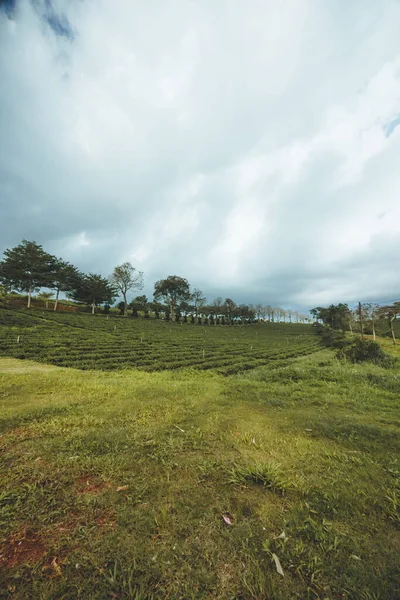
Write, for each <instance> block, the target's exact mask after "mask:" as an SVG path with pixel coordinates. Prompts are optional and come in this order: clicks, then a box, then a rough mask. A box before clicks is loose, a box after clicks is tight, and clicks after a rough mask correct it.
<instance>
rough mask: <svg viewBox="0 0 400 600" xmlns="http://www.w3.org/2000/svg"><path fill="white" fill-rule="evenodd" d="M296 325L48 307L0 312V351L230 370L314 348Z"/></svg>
mask: <svg viewBox="0 0 400 600" xmlns="http://www.w3.org/2000/svg"><path fill="white" fill-rule="evenodd" d="M320 347H321V346H320V340H319V338H318V337H317V336H316V335H315V331H314V329H313V328H312V327H311V326H309V325H301V324H262V325H236V326H229V325H225V326H217V325H214V326H211V325H209V326H198V325H191V324H188V323H183V324H176V323H168V322H165V321H158V320H154V319H151V320H150V319H132V318H128V319H124V318H117V317H114V318H113V317H110V318H107V317H106V316H104V315H98V316H92V315H88V314H82V313H81V314H68V313H62V314H61V313H60V314H57V313H52V312H51V311H35V310H31V311H10V310H2V311H0V348H1V349H0V355H2V356H10V357H14V358H20V359H34V360H37V361H42V362H46V363H51V364H56V365H59V366H69V367H75V368H79V369H99V370H114V369H121V368H129V367H135V368H139V369H143V370H146V371H159V370H164V369H177V368H181V367H193V368H196V369H202V370H206V369H216V370H218V371H219V372H221V373H225V374H230V373H235V372H238V371H243V370H246V369H251V368H254V367H257V366H260V365H264V364H266V363H268V362H270V361H279V360H282V359H286V358H290V357H295V356H301V355H307V354H310V353H312V352H315V351H316V350H318V349H319V348H320Z"/></svg>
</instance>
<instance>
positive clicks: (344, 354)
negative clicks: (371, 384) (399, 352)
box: [338, 339, 394, 367]
mask: <svg viewBox="0 0 400 600" xmlns="http://www.w3.org/2000/svg"><path fill="white" fill-rule="evenodd" d="M338 356H339V358H347V359H348V360H349V361H350V362H352V363H360V362H366V361H367V362H372V363H374V364H377V365H380V366H384V367H390V366H392V365H393V362H394V360H393V357H392V356H390V355H389V354H386V352H384V351H383V350H382V348H381V346H380V345H379V344H378V343H377V342H373V341H372V340H363V339H358V340H356V341H355V342H353V343H352V344H350V345H348V346H347V347H345V348H342V349H341V350H339V352H338Z"/></svg>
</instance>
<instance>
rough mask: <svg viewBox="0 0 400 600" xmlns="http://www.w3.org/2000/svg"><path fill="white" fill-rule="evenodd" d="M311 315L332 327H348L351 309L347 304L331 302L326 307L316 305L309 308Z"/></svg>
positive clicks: (345, 328) (346, 328) (345, 329)
mask: <svg viewBox="0 0 400 600" xmlns="http://www.w3.org/2000/svg"><path fill="white" fill-rule="evenodd" d="M310 313H311V315H312V316H313V317H314V318H315V319H316V320H317V321H321V322H322V323H324V325H329V326H330V327H332V329H341V330H342V331H347V330H348V329H349V324H350V318H351V311H350V309H349V307H348V306H347V304H343V303H340V304H337V305H336V306H335V305H334V304H331V305H330V306H329V307H328V308H323V307H321V306H317V307H316V308H313V309H311V310H310Z"/></svg>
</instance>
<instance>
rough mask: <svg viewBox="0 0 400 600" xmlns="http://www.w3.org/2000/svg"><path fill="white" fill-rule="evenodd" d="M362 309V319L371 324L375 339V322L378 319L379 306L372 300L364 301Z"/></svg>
mask: <svg viewBox="0 0 400 600" xmlns="http://www.w3.org/2000/svg"><path fill="white" fill-rule="evenodd" d="M362 310H363V314H364V319H365V320H366V321H367V322H368V321H369V322H370V324H371V330H372V335H373V336H374V340H376V329H375V324H376V321H377V320H378V319H379V311H380V307H379V305H378V304H376V303H374V302H365V303H364V304H363V305H362Z"/></svg>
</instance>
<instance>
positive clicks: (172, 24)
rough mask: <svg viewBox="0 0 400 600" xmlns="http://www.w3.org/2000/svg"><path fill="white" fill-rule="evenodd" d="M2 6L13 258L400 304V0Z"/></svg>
mask: <svg viewBox="0 0 400 600" xmlns="http://www.w3.org/2000/svg"><path fill="white" fill-rule="evenodd" d="M0 4H2V5H3V8H2V9H1V8H0V208H1V213H0V251H3V250H4V249H5V248H8V247H11V246H13V245H16V244H18V243H19V242H20V241H21V239H22V238H26V239H29V240H35V241H36V242H38V243H40V244H42V245H43V246H44V248H45V249H46V250H48V251H49V252H52V253H55V254H57V255H59V256H62V257H63V258H65V259H66V260H69V261H70V262H73V263H74V264H76V265H77V266H78V267H79V268H80V269H82V270H84V271H91V272H98V273H101V274H103V275H108V274H109V273H110V272H111V271H112V268H113V267H114V266H115V265H117V264H120V263H122V262H124V261H130V262H131V263H132V264H133V265H134V266H135V267H137V268H138V269H140V270H143V271H144V273H145V282H146V287H145V292H147V293H148V295H149V296H151V295H152V289H153V284H154V281H155V280H156V279H159V278H163V277H165V276H167V275H172V274H176V275H180V276H183V277H187V278H188V280H189V282H190V283H191V284H192V285H193V286H196V287H199V288H201V289H202V290H203V291H204V292H205V293H206V295H207V296H208V297H209V298H210V299H212V298H213V297H215V296H217V295H221V296H223V297H226V296H230V297H232V298H233V299H234V300H236V301H237V302H244V301H247V302H259V301H261V302H264V303H270V304H280V305H282V306H284V307H297V308H302V309H305V308H310V307H312V306H315V305H317V304H318V305H321V304H322V305H323V304H327V303H331V302H336V301H342V300H343V301H349V302H354V301H356V300H377V301H379V300H382V301H389V300H394V299H400V35H399V30H400V2H399V0H346V1H343V2H342V1H337V0H326V1H324V2H323V1H321V0H285V1H284V2H277V1H276V0H168V1H166V0H112V1H111V0H51V1H50V0H32V1H30V0H21V1H20V2H18V1H17V2H13V1H11V0H6V1H5V2H4V0H3V2H1V3H0Z"/></svg>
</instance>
